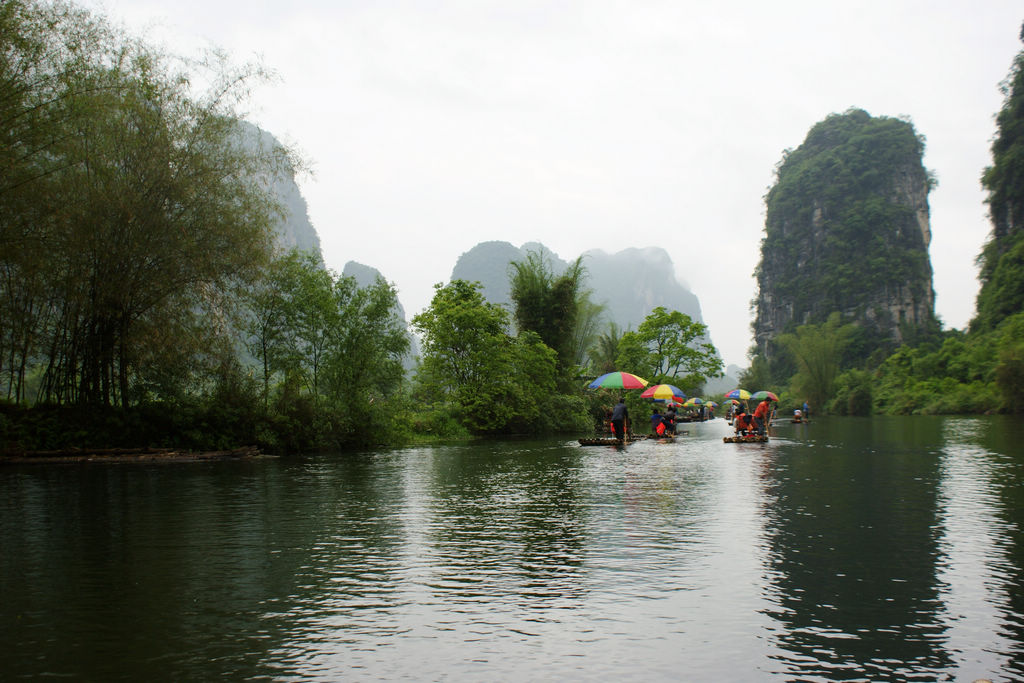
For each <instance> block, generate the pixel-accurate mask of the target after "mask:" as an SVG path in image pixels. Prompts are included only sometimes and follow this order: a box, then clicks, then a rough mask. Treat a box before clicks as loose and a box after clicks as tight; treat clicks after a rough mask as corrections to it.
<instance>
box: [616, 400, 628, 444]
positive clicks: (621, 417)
mask: <svg viewBox="0 0 1024 683" xmlns="http://www.w3.org/2000/svg"><path fill="white" fill-rule="evenodd" d="M628 419H629V409H628V408H626V397H625V396H623V397H622V398H620V399H619V402H618V403H617V404H615V408H614V409H613V410H612V433H613V434H614V435H615V438H616V439H618V440H619V441H623V440H625V438H626V420H628Z"/></svg>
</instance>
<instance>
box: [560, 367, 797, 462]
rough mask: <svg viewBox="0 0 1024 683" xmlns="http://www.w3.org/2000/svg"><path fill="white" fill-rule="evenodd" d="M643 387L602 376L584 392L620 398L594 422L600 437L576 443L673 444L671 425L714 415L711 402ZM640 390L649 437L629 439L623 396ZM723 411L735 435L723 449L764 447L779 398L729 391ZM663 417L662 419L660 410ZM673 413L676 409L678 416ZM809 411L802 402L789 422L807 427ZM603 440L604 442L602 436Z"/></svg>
mask: <svg viewBox="0 0 1024 683" xmlns="http://www.w3.org/2000/svg"><path fill="white" fill-rule="evenodd" d="M648 384H649V383H648V381H647V380H645V379H643V378H641V377H637V376H636V375H632V374H630V373H628V372H610V373H606V374H604V375H601V376H600V377H598V378H597V379H596V380H594V381H593V382H591V383H590V384H589V385H588V386H589V388H591V389H615V390H618V391H620V392H622V393H621V394H620V396H619V399H618V403H617V404H616V405H615V406H614V408H606V409H605V415H604V420H599V421H598V423H597V424H596V425H595V427H596V428H597V429H596V430H595V431H597V432H598V434H599V435H600V436H596V437H592V438H583V439H580V440H579V443H580V445H581V446H606V445H622V444H628V443H632V442H634V441H641V440H644V439H657V440H659V441H673V440H675V438H676V434H677V432H676V425H677V424H678V423H680V422H703V421H706V420H709V419H714V417H715V415H714V411H715V409H716V408H718V404H717V403H715V402H714V401H710V400H706V399H702V398H696V397H691V398H687V397H686V394H684V393H683V391H682V390H681V389H679V388H678V387H676V386H673V385H671V384H656V385H653V386H650V387H648ZM628 389H644V391H643V393H641V394H640V397H641V398H649V399H653V400H654V401H655V403H654V405H653V406H652V408H651V416H650V421H651V430H650V434H649V435H648V434H634V433H633V431H632V424H631V420H630V415H629V409H628V408H627V407H626V397H625V395H624V390H628ZM725 399H726V401H727V404H726V405H727V406H728V411H727V413H728V418H729V424H730V425H732V426H733V429H734V433H733V434H732V435H731V436H726V437H723V439H722V441H723V442H725V443H751V442H753V443H764V442H767V441H768V427H769V426H770V425H772V423H773V420H775V413H776V409H777V404H778V401H779V397H778V396H776V395H775V394H774V393H772V392H771V391H758V392H755V393H753V394H752V393H750V392H749V391H746V390H745V389H734V390H732V391H730V392H728V393H727V394H725ZM751 400H754V401H757V403H756V408H755V409H754V410H753V411H751V410H750V403H748V402H749V401H751ZM662 406H664V408H665V411H664V413H662V411H661V407H662ZM677 408H681V409H682V410H680V411H679V412H677ZM808 411H809V409H808V407H807V403H806V402H805V403H804V405H803V410H799V409H798V410H795V411H793V418H792V420H791V421H792V422H795V423H796V422H805V421H807V415H808ZM606 435H608V436H606Z"/></svg>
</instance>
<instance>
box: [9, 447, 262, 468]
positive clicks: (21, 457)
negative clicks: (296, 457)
mask: <svg viewBox="0 0 1024 683" xmlns="http://www.w3.org/2000/svg"><path fill="white" fill-rule="evenodd" d="M259 455H261V453H260V449H259V448H257V447H256V446H244V447H242V448H235V449H232V450H227V451H200V452H195V451H182V450H177V449H174V448H93V449H80V448H67V449H64V450H56V451H15V452H11V451H8V452H5V453H2V454H0V465H3V464H25V463H38V464H43V463H45V464H50V463H54V464H57V463H92V462H95V463H107V462H109V463H131V462H198V461H211V460H234V459H239V458H253V457H256V456H259Z"/></svg>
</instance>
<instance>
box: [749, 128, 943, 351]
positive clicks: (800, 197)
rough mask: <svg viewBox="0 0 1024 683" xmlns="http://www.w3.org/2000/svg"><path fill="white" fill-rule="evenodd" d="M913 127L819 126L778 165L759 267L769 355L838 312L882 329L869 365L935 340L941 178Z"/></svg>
mask: <svg viewBox="0 0 1024 683" xmlns="http://www.w3.org/2000/svg"><path fill="white" fill-rule="evenodd" d="M923 150H924V141H923V138H921V137H920V136H918V135H917V134H916V132H915V131H914V127H913V126H912V125H911V124H910V123H909V122H907V121H904V120H901V119H893V118H887V117H872V116H870V115H869V114H868V113H867V112H865V111H863V110H860V109H852V110H850V111H847V112H846V113H844V114H833V115H831V116H829V117H827V118H826V119H825V120H824V121H822V122H820V123H818V124H816V125H815V126H814V127H813V128H812V129H811V130H810V132H809V133H808V134H807V137H806V139H805V140H804V142H803V144H801V145H800V147H799V148H797V149H795V150H789V151H787V152H786V153H785V154H784V157H783V159H782V161H781V162H780V163H779V165H778V167H777V168H776V180H775V184H774V185H773V186H772V188H771V189H770V190H769V191H768V194H767V195H766V197H765V203H766V209H767V213H766V220H765V238H764V241H763V243H762V249H761V253H762V257H761V263H760V265H759V267H758V270H757V278H758V286H759V289H760V296H759V298H758V302H757V321H756V322H755V336H756V337H757V340H758V343H759V345H761V347H762V348H761V349H760V351H761V352H762V353H765V354H766V355H767V356H768V357H769V358H771V357H772V356H773V355H774V354H773V351H774V349H772V348H768V346H769V345H770V344H771V343H772V342H773V340H774V339H775V338H776V337H777V336H778V335H781V334H784V333H787V332H788V333H791V332H793V331H794V329H795V328H796V326H797V325H801V324H808V323H810V324H819V323H822V322H824V321H825V320H826V319H828V317H829V316H830V315H831V314H832V313H833V312H837V311H838V312H841V313H842V314H843V315H844V316H845V317H846V318H847V319H850V320H856V321H857V322H858V324H860V325H861V326H862V327H865V328H868V329H870V331H871V333H872V334H871V335H870V341H869V342H868V343H865V344H863V345H862V348H861V351H862V354H863V357H867V356H868V355H870V354H871V352H873V351H874V350H876V349H878V348H888V349H890V350H891V349H892V348H894V347H895V345H896V343H897V342H898V341H901V340H905V339H906V338H913V337H914V336H915V335H919V334H921V333H925V332H929V331H932V330H933V329H934V328H935V322H934V318H933V313H932V293H931V265H930V263H929V260H928V252H927V247H928V243H927V240H928V239H929V236H928V235H927V234H926V232H925V230H926V226H925V229H924V230H923V228H922V224H921V218H920V215H919V214H920V213H921V212H924V215H925V216H926V215H927V202H926V199H925V198H926V196H927V192H928V190H929V189H930V186H931V182H932V181H931V179H930V178H929V177H928V174H927V173H926V171H925V170H924V168H923V166H922V165H921V157H922V154H923Z"/></svg>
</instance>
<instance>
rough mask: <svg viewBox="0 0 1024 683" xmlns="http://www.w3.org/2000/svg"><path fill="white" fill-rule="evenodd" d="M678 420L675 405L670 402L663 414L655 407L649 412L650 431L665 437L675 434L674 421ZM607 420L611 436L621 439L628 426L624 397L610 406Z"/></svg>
mask: <svg viewBox="0 0 1024 683" xmlns="http://www.w3.org/2000/svg"><path fill="white" fill-rule="evenodd" d="M678 421H679V415H678V414H677V413H676V407H675V405H673V404H672V403H669V405H668V408H666V409H665V412H664V414H662V412H661V411H660V410H659V409H658V408H657V407H655V408H654V409H653V412H652V413H651V433H652V434H657V435H658V436H661V437H666V438H667V437H671V436H675V434H676V423H677V422H678ZM608 422H609V426H610V427H611V430H612V436H614V437H615V438H616V439H618V440H619V441H622V440H623V439H624V438H625V435H626V434H627V433H628V432H629V428H630V421H629V409H628V408H626V399H625V398H624V397H623V398H620V399H619V402H618V403H617V404H615V407H614V408H612V411H611V416H610V417H609V420H608Z"/></svg>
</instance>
